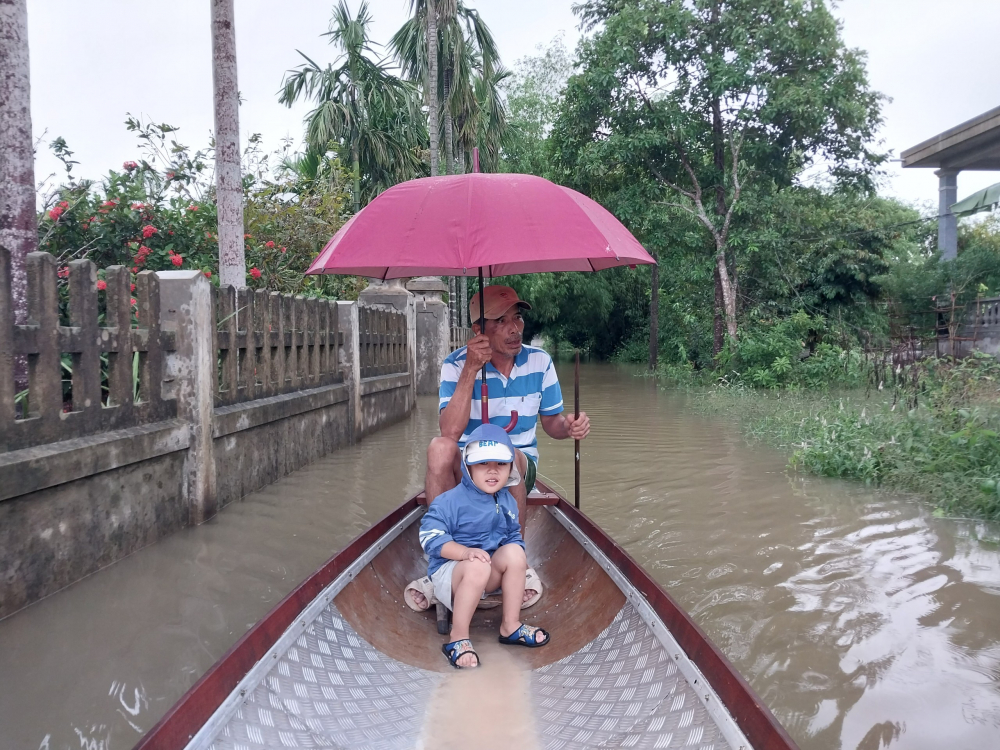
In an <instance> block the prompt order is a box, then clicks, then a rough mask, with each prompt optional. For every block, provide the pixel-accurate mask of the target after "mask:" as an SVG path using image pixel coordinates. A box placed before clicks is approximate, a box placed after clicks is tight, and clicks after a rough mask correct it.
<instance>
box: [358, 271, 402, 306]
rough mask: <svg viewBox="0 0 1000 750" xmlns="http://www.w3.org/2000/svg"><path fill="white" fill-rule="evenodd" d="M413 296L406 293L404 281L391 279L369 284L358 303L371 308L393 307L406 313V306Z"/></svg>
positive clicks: (360, 295)
mask: <svg viewBox="0 0 1000 750" xmlns="http://www.w3.org/2000/svg"><path fill="white" fill-rule="evenodd" d="M412 296H413V295H411V294H410V293H409V292H408V291H406V287H404V286H403V280H402V279H389V280H388V281H386V282H380V283H376V284H369V285H368V286H367V287H365V288H364V289H362V290H361V294H359V295H358V302H359V303H360V304H362V305H367V306H369V307H378V306H381V307H391V308H393V309H395V310H399V312H406V306H407V305H408V304H409V300H410V298H411V297H412Z"/></svg>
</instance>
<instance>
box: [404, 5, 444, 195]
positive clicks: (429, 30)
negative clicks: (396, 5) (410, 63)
mask: <svg viewBox="0 0 1000 750" xmlns="http://www.w3.org/2000/svg"><path fill="white" fill-rule="evenodd" d="M418 2H419V0H410V12H411V13H414V15H416V13H415V11H416V5H417V3H418ZM424 15H425V16H426V17H427V18H426V22H427V25H426V29H425V35H426V39H427V45H426V49H427V59H428V60H430V61H431V62H430V67H429V69H428V70H427V75H426V76H422V77H421V78H420V79H419V80H421V81H423V83H424V91H425V92H426V93H427V115H428V117H427V132H428V134H429V138H430V144H431V148H430V151H431V177H437V175H438V172H439V166H438V160H439V156H438V151H439V149H440V146H441V134H440V132H439V131H438V91H437V84H436V83H435V85H433V86H432V85H431V84H430V81H437V79H438V27H437V21H438V14H437V4H436V0H427V8H426V12H425V13H424Z"/></svg>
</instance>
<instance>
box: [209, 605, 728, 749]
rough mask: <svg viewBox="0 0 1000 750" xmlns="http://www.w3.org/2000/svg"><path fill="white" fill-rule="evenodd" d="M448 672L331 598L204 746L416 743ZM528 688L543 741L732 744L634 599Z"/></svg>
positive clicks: (552, 744)
mask: <svg viewBox="0 0 1000 750" xmlns="http://www.w3.org/2000/svg"><path fill="white" fill-rule="evenodd" d="M443 679H447V676H446V675H443V674H441V673H438V672H430V671H427V670H424V669H418V668H416V667H411V666H409V665H406V664H403V663H401V662H399V661H396V660H395V659H392V658H390V657H388V656H386V655H385V654H382V653H380V652H379V651H376V650H375V649H374V648H372V647H371V646H370V645H369V644H368V643H366V642H365V641H364V640H363V639H362V638H361V637H360V636H359V635H358V634H357V633H356V632H355V631H354V630H353V629H352V628H351V626H350V625H349V624H348V623H347V622H346V621H345V620H344V618H343V617H341V615H340V613H339V612H338V611H337V609H336V607H335V606H334V605H332V604H331V605H330V606H329V607H327V608H326V609H325V610H323V612H322V614H321V615H320V617H319V618H317V620H316V621H315V622H313V623H312V625H311V626H309V627H308V628H307V629H306V632H305V633H304V634H303V635H302V636H300V637H299V638H298V640H297V641H296V643H295V645H294V646H292V647H291V648H289V649H288V651H287V652H286V653H285V654H284V655H283V656H282V657H281V658H279V659H276V660H275V665H274V667H273V668H272V669H271V670H270V671H269V673H268V675H267V677H265V678H264V679H263V680H262V681H261V682H260V683H259V684H258V685H257V687H256V688H255V689H254V690H253V691H252V692H250V693H249V694H248V695H247V696H246V699H245V701H244V703H243V704H242V705H241V706H240V707H239V708H238V709H237V711H236V713H235V714H234V715H233V716H232V717H231V719H230V720H229V722H228V723H227V724H226V725H225V726H224V727H223V729H222V731H221V732H220V733H219V735H218V736H216V737H215V739H214V741H213V743H212V744H211V745H210V748H211V750H260V748H340V749H342V750H410V749H415V748H418V747H419V746H420V744H419V743H420V737H421V733H422V730H423V723H424V718H425V716H426V715H427V709H428V706H429V703H430V701H431V700H433V695H434V692H435V689H436V688H437V686H438V685H439V684H440V682H441V680H443ZM531 685H532V694H533V695H534V696H535V697H536V706H537V710H536V722H537V726H538V729H539V731H540V738H539V745H540V746H542V747H544V748H545V750H561V749H562V748H572V749H573V750H578V749H579V750H582V749H583V748H637V749H642V750H644V749H645V748H686V749H688V750H691V749H696V750H726V749H727V748H729V745H728V744H727V743H726V742H725V740H724V739H723V738H722V736H721V734H720V733H719V730H718V727H717V726H716V725H715V724H714V722H713V721H712V719H711V717H710V716H709V715H708V713H707V711H706V710H705V708H704V706H703V705H702V704H701V703H700V702H699V701H698V698H697V696H696V695H695V693H694V691H693V690H692V688H691V686H690V685H688V683H687V681H686V680H685V679H684V677H683V676H682V675H681V673H680V671H679V670H678V668H677V666H676V665H675V664H674V663H673V661H672V660H671V658H670V655H669V654H668V653H667V652H666V651H665V649H664V648H663V646H662V645H661V644H660V642H659V641H658V640H657V639H656V638H655V637H654V636H653V634H652V632H651V631H650V629H649V628H648V627H647V626H646V624H645V623H644V622H643V621H642V620H641V619H640V618H639V615H638V614H637V613H636V611H635V609H634V608H633V607H632V605H630V604H626V605H625V607H623V608H622V610H621V611H620V612H619V613H618V615H617V616H616V617H615V620H614V621H613V622H612V623H611V625H610V626H608V627H607V628H606V629H605V630H604V632H602V633H601V634H600V636H599V637H598V638H597V639H595V640H594V641H591V642H590V643H589V644H587V645H586V646H585V647H584V648H582V649H580V650H579V651H577V652H576V653H574V654H572V655H570V656H568V657H566V658H565V659H562V660H560V661H558V662H555V663H553V664H549V665H547V666H545V667H542V668H540V669H537V670H534V671H533V672H532V673H531Z"/></svg>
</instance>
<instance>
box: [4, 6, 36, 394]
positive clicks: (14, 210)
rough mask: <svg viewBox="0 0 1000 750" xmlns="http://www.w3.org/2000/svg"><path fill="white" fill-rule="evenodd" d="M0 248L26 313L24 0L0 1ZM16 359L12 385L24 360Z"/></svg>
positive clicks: (28, 163) (30, 198) (16, 302)
mask: <svg viewBox="0 0 1000 750" xmlns="http://www.w3.org/2000/svg"><path fill="white" fill-rule="evenodd" d="M0 68H2V70H3V75H2V76H0V153H2V154H3V158H0V247H4V248H6V249H7V250H8V251H9V252H10V264H11V293H12V296H13V299H12V300H11V302H12V306H13V308H14V320H15V321H16V322H17V323H24V322H25V318H26V317H27V314H28V298H27V290H28V283H27V275H26V272H25V259H26V258H27V256H28V253H30V252H33V251H34V250H36V249H37V245H38V229H37V225H36V221H37V219H36V216H35V152H34V143H33V142H32V137H31V106H30V100H31V90H30V86H31V77H30V67H29V64H28V7H27V3H26V0H4V2H0ZM17 359H18V362H17V363H16V369H17V375H16V380H17V381H18V387H23V386H24V385H25V383H24V380H25V372H26V370H25V361H24V358H23V357H18V358H17Z"/></svg>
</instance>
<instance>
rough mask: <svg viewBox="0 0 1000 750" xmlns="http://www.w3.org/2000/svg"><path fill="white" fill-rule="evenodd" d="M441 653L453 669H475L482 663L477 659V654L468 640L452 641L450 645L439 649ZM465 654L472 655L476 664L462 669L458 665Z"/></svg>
mask: <svg viewBox="0 0 1000 750" xmlns="http://www.w3.org/2000/svg"><path fill="white" fill-rule="evenodd" d="M441 652H442V653H443V654H444V655H445V656H447V657H448V662H449V663H450V664H451V666H453V667H454V668H455V669H476V668H477V667H479V665H480V664H481V663H482V662H481V661H480V659H479V654H477V653H476V652H475V650H474V649H473V648H472V641H470V640H469V639H468V638H462V639H461V640H458V641H452V642H451V643H446V644H444V645H443V646H442V647H441ZM466 654H472V655H473V656H475V657H476V663H475V665H473V666H470V667H463V666H461V665H460V664H459V663H458V660H459V659H461V658H462V657H463V656H465V655H466Z"/></svg>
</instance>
